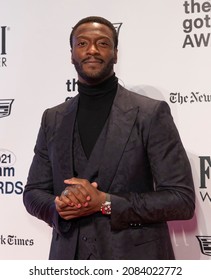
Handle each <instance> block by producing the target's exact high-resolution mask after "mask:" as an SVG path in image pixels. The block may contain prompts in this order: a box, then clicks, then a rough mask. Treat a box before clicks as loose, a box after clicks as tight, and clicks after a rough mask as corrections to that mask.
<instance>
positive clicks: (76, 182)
mask: <svg viewBox="0 0 211 280" xmlns="http://www.w3.org/2000/svg"><path fill="white" fill-rule="evenodd" d="M64 183H65V184H69V185H72V184H73V185H82V186H86V185H87V184H89V181H88V180H86V179H81V178H75V177H73V178H71V179H67V180H64Z"/></svg>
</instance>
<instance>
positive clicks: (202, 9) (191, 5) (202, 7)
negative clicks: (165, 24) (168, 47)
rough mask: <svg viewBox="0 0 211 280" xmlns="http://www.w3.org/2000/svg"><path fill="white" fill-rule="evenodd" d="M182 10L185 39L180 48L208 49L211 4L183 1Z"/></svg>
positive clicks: (210, 39) (209, 44)
mask: <svg viewBox="0 0 211 280" xmlns="http://www.w3.org/2000/svg"><path fill="white" fill-rule="evenodd" d="M183 9H184V12H185V16H186V18H185V20H184V21H183V32H184V33H185V39H184V42H183V46H182V47H183V48H187V47H191V48H195V47H197V48H200V47H210V46H211V33H210V28H211V16H210V12H211V2H209V1H195V0H189V1H184V3H183Z"/></svg>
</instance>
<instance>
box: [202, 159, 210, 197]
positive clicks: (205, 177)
mask: <svg viewBox="0 0 211 280" xmlns="http://www.w3.org/2000/svg"><path fill="white" fill-rule="evenodd" d="M199 160H200V187H199V188H200V196H201V199H202V201H203V202H205V201H208V202H211V193H209V191H208V183H209V180H210V168H211V158H210V156H200V157H199Z"/></svg>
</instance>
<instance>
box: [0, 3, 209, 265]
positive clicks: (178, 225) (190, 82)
mask: <svg viewBox="0 0 211 280" xmlns="http://www.w3.org/2000/svg"><path fill="white" fill-rule="evenodd" d="M89 15H98V16H103V17H106V18H107V19H109V20H110V21H111V22H113V23H116V24H117V23H119V24H120V23H121V26H120V29H119V41H120V43H119V61H118V64H117V65H116V68H115V72H116V75H117V76H118V77H119V80H120V83H121V84H123V85H124V86H126V87H127V88H129V89H132V90H135V91H137V92H139V93H141V91H142V89H145V90H147V92H148V95H149V96H151V97H154V98H156V99H162V100H166V101H167V102H168V104H169V105H170V107H171V110H172V115H173V117H174V120H175V123H176V125H177V127H178V129H179V132H180V135H181V138H182V141H183V144H184V146H185V148H186V151H187V153H188V157H189V159H190V162H191V166H192V170H193V176H194V182H195V188H196V196H197V207H196V214H195V216H194V218H193V219H192V220H190V221H182V222H171V223H169V226H170V231H171V237H172V242H173V246H174V250H175V254H176V258H177V259H181V260H182V259H195V260H199V259H201V260H202V259H211V219H210V210H211V203H210V202H211V179H210V172H211V171H210V167H211V145H210V139H211V129H210V124H211V121H210V106H211V87H210V73H211V55H210V52H211V38H210V37H211V33H210V28H211V18H210V17H211V2H210V0H207V1H203V0H199V1H194V0H187V1H185V0H177V1H174V0H131V1H126V0H116V1H113V0H107V1H106V2H105V1H100V0H89V1H85V0H84V1H83V0H60V1H56V0H18V1H17V0H0V221H1V223H0V259H2V260H3V259H4V260H10V259H17V260H18V259H20V260H21V259H40V260H42V259H43V260H45V259H47V258H48V252H49V246H50V239H51V229H50V228H49V227H48V226H47V225H46V224H45V223H44V222H42V221H40V220H37V219H36V218H34V217H32V216H30V215H29V214H28V213H27V212H26V210H25V208H24V206H23V202H22V192H23V188H24V185H25V183H26V178H27V174H28V169H29V166H30V163H31V159H32V156H33V148H34V144H35V140H36V137H37V132H38V129H39V126H40V120H41V115H42V113H43V111H44V109H46V108H47V107H51V106H54V105H56V104H58V103H61V102H63V101H64V100H65V99H66V98H67V97H69V96H74V95H75V94H76V93H77V87H76V86H75V84H74V82H75V81H76V80H77V75H76V72H75V70H74V67H73V65H72V64H71V61H70V47H69V34H70V31H71V28H72V26H74V24H75V23H76V22H77V21H78V20H80V19H81V18H83V17H86V16H89Z"/></svg>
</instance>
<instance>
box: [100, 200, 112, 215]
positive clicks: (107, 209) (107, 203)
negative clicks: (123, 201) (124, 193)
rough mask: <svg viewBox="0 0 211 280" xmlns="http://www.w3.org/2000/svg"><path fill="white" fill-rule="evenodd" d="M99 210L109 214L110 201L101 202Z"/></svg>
mask: <svg viewBox="0 0 211 280" xmlns="http://www.w3.org/2000/svg"><path fill="white" fill-rule="evenodd" d="M101 212H102V214H104V215H110V214H111V202H107V201H106V202H105V203H103V205H102V207H101Z"/></svg>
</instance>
